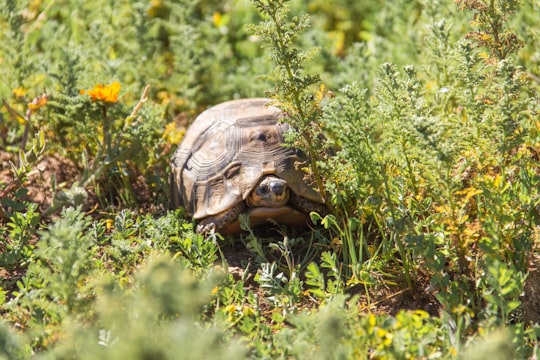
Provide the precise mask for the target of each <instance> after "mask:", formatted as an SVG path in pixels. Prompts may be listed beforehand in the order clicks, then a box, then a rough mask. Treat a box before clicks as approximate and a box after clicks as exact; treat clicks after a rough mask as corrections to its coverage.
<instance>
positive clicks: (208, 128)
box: [171, 98, 322, 219]
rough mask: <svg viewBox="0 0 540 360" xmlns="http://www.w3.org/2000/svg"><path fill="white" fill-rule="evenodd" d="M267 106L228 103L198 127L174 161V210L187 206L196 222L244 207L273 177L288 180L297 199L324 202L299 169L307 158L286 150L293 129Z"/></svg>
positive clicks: (262, 103) (257, 101)
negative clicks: (262, 183) (287, 136)
mask: <svg viewBox="0 0 540 360" xmlns="http://www.w3.org/2000/svg"><path fill="white" fill-rule="evenodd" d="M268 102H269V100H268V99H262V98H259V99H244V100H233V101H229V102H225V103H222V104H219V105H217V106H214V107H212V108H210V109H208V110H206V111H205V112H203V113H202V114H201V115H200V116H199V117H198V118H197V119H196V120H195V121H194V122H193V124H192V125H191V126H190V128H189V129H188V131H187V132H186V134H185V136H184V139H183V141H182V143H181V144H180V146H179V148H178V150H177V151H176V152H175V154H174V155H173V158H172V163H171V168H172V175H171V177H172V181H171V185H172V197H173V199H172V200H173V205H174V206H175V207H177V206H183V207H184V208H185V209H186V210H187V211H188V212H189V213H190V214H191V215H192V216H193V218H194V219H203V218H205V217H208V216H212V215H216V214H218V213H221V212H223V211H225V210H227V209H229V208H232V207H234V206H235V205H237V204H238V203H239V202H241V201H244V200H245V199H246V197H248V195H249V194H250V192H251V191H252V190H253V189H254V188H255V187H256V186H257V184H258V183H259V181H260V179H261V178H262V177H263V176H264V175H268V174H273V175H276V176H278V177H280V178H282V179H284V180H286V181H287V183H288V186H289V188H290V189H291V191H293V192H294V193H295V194H297V195H298V196H301V197H305V198H307V199H310V200H312V201H316V202H322V199H321V197H320V195H319V193H318V192H316V191H315V190H313V189H312V188H311V187H310V186H308V185H307V184H305V182H304V181H303V175H304V174H303V172H302V171H301V170H298V169H297V168H296V163H298V162H303V161H305V157H304V156H303V155H302V154H301V153H300V152H299V151H298V150H296V149H292V148H289V147H286V146H284V145H283V141H284V133H285V132H286V131H288V129H289V125H288V124H286V123H283V122H280V119H282V117H283V114H282V113H281V111H280V110H279V109H277V108H275V107H272V106H268Z"/></svg>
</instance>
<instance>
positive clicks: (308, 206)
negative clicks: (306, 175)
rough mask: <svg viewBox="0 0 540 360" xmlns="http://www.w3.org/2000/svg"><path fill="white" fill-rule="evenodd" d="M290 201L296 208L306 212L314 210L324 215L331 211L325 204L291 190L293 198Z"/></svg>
mask: <svg viewBox="0 0 540 360" xmlns="http://www.w3.org/2000/svg"><path fill="white" fill-rule="evenodd" d="M289 203H290V204H291V205H292V206H293V207H295V208H296V209H298V210H300V211H302V212H303V213H306V214H309V213H310V212H312V211H314V212H316V213H318V214H319V215H321V216H322V217H324V216H326V215H328V213H329V212H328V208H327V207H326V206H325V205H324V204H321V203H318V202H315V201H312V200H309V199H306V198H303V197H300V196H298V195H296V194H294V193H293V192H291V198H290V200H289Z"/></svg>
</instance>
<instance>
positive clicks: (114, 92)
mask: <svg viewBox="0 0 540 360" xmlns="http://www.w3.org/2000/svg"><path fill="white" fill-rule="evenodd" d="M119 92H120V83H119V82H117V81H115V82H113V83H112V84H110V85H103V84H98V85H96V86H95V87H94V88H93V89H91V90H81V91H80V93H81V94H88V96H90V97H91V98H92V101H103V102H108V103H115V102H117V101H118V93H119Z"/></svg>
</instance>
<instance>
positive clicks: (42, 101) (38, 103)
mask: <svg viewBox="0 0 540 360" xmlns="http://www.w3.org/2000/svg"><path fill="white" fill-rule="evenodd" d="M48 100H49V97H48V96H47V94H42V95H39V96H38V97H36V98H35V99H34V100H32V102H30V103H28V109H30V111H31V112H36V111H37V110H39V109H40V108H42V107H44V106H45V105H47V101H48Z"/></svg>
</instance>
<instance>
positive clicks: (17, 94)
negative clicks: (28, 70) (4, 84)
mask: <svg viewBox="0 0 540 360" xmlns="http://www.w3.org/2000/svg"><path fill="white" fill-rule="evenodd" d="M13 95H15V98H17V99H20V98H22V97H24V95H26V90H25V89H24V88H22V87H19V88H16V89H13Z"/></svg>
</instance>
